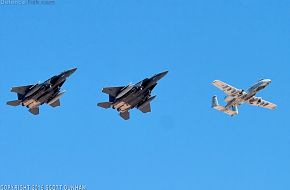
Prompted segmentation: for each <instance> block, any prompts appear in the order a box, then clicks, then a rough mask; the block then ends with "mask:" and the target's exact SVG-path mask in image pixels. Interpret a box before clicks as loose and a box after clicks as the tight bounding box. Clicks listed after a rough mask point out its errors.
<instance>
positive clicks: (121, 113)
mask: <svg viewBox="0 0 290 190" xmlns="http://www.w3.org/2000/svg"><path fill="white" fill-rule="evenodd" d="M120 116H121V117H122V118H123V119H124V120H128V119H130V113H129V112H128V111H126V112H120Z"/></svg>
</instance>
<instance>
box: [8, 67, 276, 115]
mask: <svg viewBox="0 0 290 190" xmlns="http://www.w3.org/2000/svg"><path fill="white" fill-rule="evenodd" d="M76 70H77V68H73V69H70V70H67V71H64V72H62V73H60V74H59V75H56V76H53V77H51V78H50V79H48V80H46V81H45V82H43V83H37V84H34V85H27V86H18V87H12V89H11V92H15V93H17V97H18V99H17V100H13V101H9V102H7V104H8V105H10V106H18V105H22V106H26V107H27V108H29V112H31V113H32V114H34V115H38V114H39V106H40V105H42V104H48V105H50V106H52V107H57V106H60V98H61V97H62V96H63V95H64V93H65V91H61V87H62V85H63V84H64V83H65V81H66V79H67V78H68V77H70V76H71V75H72V74H73V73H74V72H75V71H76ZM167 73H168V71H165V72H162V73H159V74H156V75H154V76H152V77H151V78H145V79H143V80H142V81H140V82H138V83H136V84H131V83H130V84H129V85H127V86H118V87H105V88H103V89H102V92H103V93H105V94H108V95H109V101H108V102H101V103H98V104H97V105H98V106H100V107H102V108H105V109H108V108H113V109H116V110H117V111H118V112H119V114H120V116H121V117H122V118H123V119H125V120H128V119H129V118H130V113H129V110H130V109H133V108H137V109H139V110H140V111H141V112H143V113H148V112H151V105H150V102H151V101H152V100H153V99H154V98H156V96H152V95H151V92H152V90H153V89H154V88H155V87H156V85H157V83H158V81H159V80H160V79H162V78H163V77H164V76H165V75H167ZM270 83H271V80H270V79H262V80H260V81H258V82H257V83H256V84H255V85H253V86H252V87H251V88H249V89H248V90H247V91H244V90H240V89H237V88H235V87H233V86H231V85H228V84H226V83H224V82H222V81H220V80H215V81H213V85H215V86H216V87H217V88H219V89H221V90H222V91H224V92H225V93H226V94H227V96H226V97H225V101H226V102H227V104H226V105H225V106H221V105H219V104H218V100H217V96H213V98H212V107H213V108H214V109H216V110H219V111H221V112H224V113H226V114H228V115H231V116H234V115H237V114H238V106H239V105H241V104H243V103H248V104H250V105H255V106H260V107H264V108H268V109H275V108H276V107H277V106H276V105H275V104H273V103H271V102H268V101H265V100H263V99H262V98H260V97H256V96H255V95H256V94H257V92H259V91H260V90H262V89H264V88H265V87H266V86H268V85H269V84H270Z"/></svg>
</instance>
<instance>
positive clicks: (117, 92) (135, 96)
mask: <svg viewBox="0 0 290 190" xmlns="http://www.w3.org/2000/svg"><path fill="white" fill-rule="evenodd" d="M167 73H168V71H165V72H162V73H159V74H156V75H154V76H153V77H151V78H149V79H148V78H146V79H144V80H142V81H140V82H138V83H137V84H135V85H134V84H129V85H128V86H120V87H106V88H103V90H102V92H103V93H106V94H109V102H102V103H98V106H100V107H102V108H105V109H107V108H110V107H112V108H113V109H117V111H118V112H120V116H121V117H122V118H123V119H125V120H128V119H129V118H130V114H129V110H130V109H133V108H135V107H136V108H137V109H139V110H140V111H141V112H143V113H147V112H151V107H150V102H151V101H152V100H153V99H154V98H155V97H156V96H151V91H152V90H153V89H154V87H155V86H156V85H157V82H158V81H159V80H160V79H162V78H163V77H164V76H165V75H166V74H167Z"/></svg>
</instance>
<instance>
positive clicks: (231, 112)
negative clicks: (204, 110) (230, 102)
mask: <svg viewBox="0 0 290 190" xmlns="http://www.w3.org/2000/svg"><path fill="white" fill-rule="evenodd" d="M211 107H212V108H214V109H216V110H218V111H221V112H224V113H225V114H228V115H230V116H234V115H237V114H238V108H237V106H232V107H231V108H230V109H229V108H226V107H224V106H221V105H219V103H218V99H217V96H213V97H212V103H211Z"/></svg>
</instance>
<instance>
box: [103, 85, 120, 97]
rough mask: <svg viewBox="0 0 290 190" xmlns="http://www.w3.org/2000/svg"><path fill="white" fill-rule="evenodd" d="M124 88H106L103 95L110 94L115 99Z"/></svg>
mask: <svg viewBox="0 0 290 190" xmlns="http://www.w3.org/2000/svg"><path fill="white" fill-rule="evenodd" d="M123 88H124V86H118V87H105V88H103V89H102V92H103V93H106V94H109V95H111V96H113V97H116V96H117V95H118V93H119V92H120V90H122V89H123Z"/></svg>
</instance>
